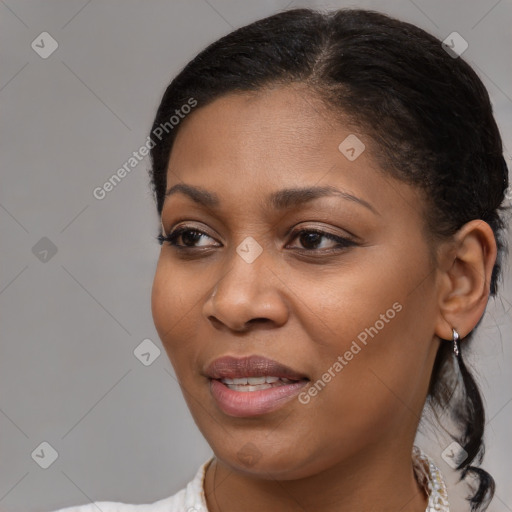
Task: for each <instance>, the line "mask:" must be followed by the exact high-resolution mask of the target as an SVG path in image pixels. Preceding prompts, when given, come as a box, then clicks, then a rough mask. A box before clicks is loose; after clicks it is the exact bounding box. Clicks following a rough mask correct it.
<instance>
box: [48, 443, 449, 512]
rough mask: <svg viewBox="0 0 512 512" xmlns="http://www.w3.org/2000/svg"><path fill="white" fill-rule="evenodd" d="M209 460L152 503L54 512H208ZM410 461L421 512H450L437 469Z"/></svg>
mask: <svg viewBox="0 0 512 512" xmlns="http://www.w3.org/2000/svg"><path fill="white" fill-rule="evenodd" d="M212 460H213V457H212V458H210V459H208V460H207V461H206V462H205V463H204V464H202V465H201V467H200V468H199V469H198V471H197V473H196V475H195V476H194V478H193V479H192V480H191V481H190V482H189V483H188V484H187V486H186V487H185V488H184V489H181V491H178V492H177V493H176V494H174V495H173V496H170V497H169V498H165V499H163V500H160V501H155V502H154V503H147V504H141V505H130V504H128V503H120V502H114V501H95V502H94V503H88V504H87V505H81V506H76V507H67V508H61V509H59V510H55V511H54V512H98V511H99V510H101V512H143V511H144V512H208V508H207V506H206V500H205V497H204V489H203V482H204V475H205V472H206V468H207V467H208V464H209V463H210V462H211V461H212ZM412 461H413V468H414V474H415V475H416V479H417V481H418V482H419V483H420V485H421V486H422V487H423V488H424V489H425V491H426V493H427V494H428V497H429V498H428V506H427V508H426V510H425V512H450V509H449V504H448V495H447V492H446V485H445V483H444V480H443V477H442V475H441V472H440V471H439V469H438V468H437V466H436V465H435V464H434V463H433V461H432V460H431V459H430V458H429V456H428V455H427V454H425V453H424V452H423V451H422V450H421V449H420V448H419V447H417V446H414V447H413V451H412Z"/></svg>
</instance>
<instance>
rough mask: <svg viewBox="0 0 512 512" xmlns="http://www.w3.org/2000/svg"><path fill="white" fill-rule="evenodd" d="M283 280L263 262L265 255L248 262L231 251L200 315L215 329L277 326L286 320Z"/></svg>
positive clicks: (247, 328) (241, 330)
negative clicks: (226, 263)
mask: <svg viewBox="0 0 512 512" xmlns="http://www.w3.org/2000/svg"><path fill="white" fill-rule="evenodd" d="M283 288H284V289H286V287H285V285H284V284H283V280H282V278H281V279H280V278H279V275H278V272H277V270H272V269H271V268H269V266H267V264H266V263H265V257H264V253H263V254H261V255H260V256H259V257H258V258H257V259H256V260H255V261H253V262H252V263H247V262H246V261H245V260H244V259H243V258H241V257H240V256H239V255H238V253H236V252H234V255H233V257H232V259H231V260H230V261H229V263H228V270H227V271H226V270H225V271H224V273H223V275H222V276H220V277H219V279H218V281H217V282H216V285H215V287H214V289H213V292H212V293H211V294H210V296H209V297H208V298H207V300H206V301H205V303H204V305H203V315H204V317H205V318H207V319H208V320H209V321H210V322H211V323H212V325H213V326H214V327H215V328H216V329H222V328H226V329H230V330H233V331H239V332H243V331H247V330H250V329H251V326H253V325H254V326H257V325H259V326H262V327H268V328H271V327H278V326H282V325H284V324H285V323H286V321H287V319H288V314H289V311H288V305H287V302H286V299H285V296H284V295H285V294H283V293H282V292H283Z"/></svg>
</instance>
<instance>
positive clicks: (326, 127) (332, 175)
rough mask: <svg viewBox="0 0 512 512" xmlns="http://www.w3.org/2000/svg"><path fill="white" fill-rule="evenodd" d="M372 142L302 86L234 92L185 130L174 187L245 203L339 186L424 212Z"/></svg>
mask: <svg viewBox="0 0 512 512" xmlns="http://www.w3.org/2000/svg"><path fill="white" fill-rule="evenodd" d="M354 132H356V133H354ZM347 140H348V141H349V142H347V143H345V141H347ZM358 141H359V142H358ZM354 142H355V146H354ZM347 144H348V145H349V146H354V147H355V150H356V151H357V153H359V155H358V156H357V157H356V158H355V159H354V158H348V157H347V153H346V151H345V150H346V147H347ZM357 144H360V145H359V146H358V145H357ZM372 144H373V143H372V141H371V140H370V138H369V137H367V136H366V135H365V134H364V133H361V131H360V128H357V127H356V126H354V125H351V124H349V122H348V118H347V117H346V116H344V115H343V113H342V112H334V111H333V110H332V109H329V107H327V106H326V105H325V104H324V103H323V102H322V101H321V100H320V99H319V98H318V96H316V95H315V94H314V93H313V92H311V90H309V89H307V88H305V87H303V86H300V85H299V86H280V87H274V88H268V89H264V90H260V91H256V92H243V93H230V94H227V95H225V96H222V97H219V98H218V99H216V100H214V101H212V102H211V103H210V104H208V105H206V106H204V107H199V108H198V109H197V110H195V111H194V112H193V113H191V114H190V115H189V116H188V117H187V118H186V119H185V121H184V122H183V124H182V125H181V126H180V130H179V131H178V134H177V136H176V139H175V142H174V145H173V150H172V152H171V155H170V159H169V166H168V173H167V189H170V188H171V187H172V186H173V185H176V184H177V183H187V184H190V185H198V186H201V187H202V188H206V189H209V190H212V191H214V192H216V193H217V195H218V196H219V197H220V198H221V200H222V198H223V197H224V201H226V202H228V201H234V198H238V202H239V203H240V204H241V205H242V204H243V203H245V202H249V201H250V200H251V199H254V201H257V200H260V202H261V199H263V198H264V197H266V196H269V195H270V194H271V193H273V192H275V191H277V190H279V189H282V188H290V187H292V186H293V187H298V186H329V185H332V186H336V187H338V188H341V189H343V190H344V191H346V192H349V193H352V194H353V195H356V196H358V197H361V198H363V199H365V200H366V201H368V202H369V203H371V204H373V205H374V206H375V207H376V209H377V210H379V211H382V210H388V211H389V212H391V213H392V212H393V211H395V212H396V213H398V214H400V213H401V214H403V213H404V212H403V209H404V208H406V209H411V207H413V208H414V209H415V210H417V209H418V204H419V203H418V201H417V199H418V197H417V196H415V191H414V190H411V189H410V187H408V186H406V185H405V184H404V183H401V182H398V181H396V180H394V179H393V178H391V176H389V175H387V174H386V173H385V172H382V169H381V168H380V166H379V165H378V164H377V162H376V160H375V158H374V157H373V155H372ZM340 145H341V149H340ZM344 151H345V152H344ZM348 156H351V153H348ZM411 194H412V195H411ZM240 198H242V199H240ZM397 199H398V200H397ZM232 204H233V203H232ZM400 210H402V211H401V212H400ZM409 215H410V213H409Z"/></svg>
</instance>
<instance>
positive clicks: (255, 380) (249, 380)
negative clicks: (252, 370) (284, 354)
mask: <svg viewBox="0 0 512 512" xmlns="http://www.w3.org/2000/svg"><path fill="white" fill-rule="evenodd" d="M220 380H221V382H223V383H224V384H235V385H250V386H258V385H260V384H265V383H267V384H273V383H274V382H277V381H279V380H282V381H283V382H287V383H288V382H292V381H291V380H289V379H285V378H284V377H283V378H279V377H273V376H269V375H266V376H262V377H241V378H239V379H220Z"/></svg>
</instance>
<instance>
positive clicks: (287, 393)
mask: <svg viewBox="0 0 512 512" xmlns="http://www.w3.org/2000/svg"><path fill="white" fill-rule="evenodd" d="M307 383H308V381H306V380H301V381H298V382H294V383H292V384H283V385H281V386H276V387H272V388H268V389H262V390H261V391H234V390H232V389H229V388H228V387H227V386H226V385H225V384H223V383H222V382H220V381H219V380H214V379H210V392H211V394H212V396H213V398H214V399H215V401H216V402H217V404H218V405H219V407H220V408H221V409H222V411H223V412H225V413H226V414H227V415H229V416H237V417H250V416H260V415H261V414H266V413H269V412H272V411H275V410H277V409H280V408H281V407H283V406H284V405H285V404H286V403H287V402H288V401H290V400H291V399H292V398H293V397H294V396H296V395H297V394H298V393H299V391H300V390H301V389H302V388H303V387H304V386H305V385H306V384H307Z"/></svg>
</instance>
